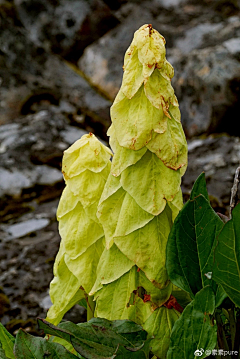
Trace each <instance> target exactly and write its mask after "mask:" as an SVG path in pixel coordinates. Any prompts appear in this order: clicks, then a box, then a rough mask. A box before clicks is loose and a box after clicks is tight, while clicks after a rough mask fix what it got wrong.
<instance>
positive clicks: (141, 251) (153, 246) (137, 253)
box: [114, 207, 172, 288]
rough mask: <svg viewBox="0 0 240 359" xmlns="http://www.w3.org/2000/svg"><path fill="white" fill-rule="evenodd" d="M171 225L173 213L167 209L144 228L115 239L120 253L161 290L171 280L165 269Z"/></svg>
mask: <svg viewBox="0 0 240 359" xmlns="http://www.w3.org/2000/svg"><path fill="white" fill-rule="evenodd" d="M171 224H172V220H171V211H170V209H169V208H168V207H166V208H165V210H164V211H163V212H162V213H161V214H159V215H158V216H156V217H154V218H153V219H152V220H151V221H150V222H149V223H147V224H146V225H145V226H144V227H142V228H140V229H138V230H136V231H134V232H132V233H130V234H128V235H126V236H121V237H115V238H114V242H115V244H116V245H117V246H118V248H119V249H120V251H121V252H122V253H123V254H125V256H127V257H128V258H129V259H130V260H131V261H133V262H134V263H136V265H137V266H138V267H139V268H141V270H142V271H143V272H144V273H145V274H146V276H147V278H148V279H149V280H150V281H151V282H153V283H154V285H156V286H157V287H159V288H164V287H165V286H166V285H167V284H168V280H169V279H168V275H167V271H166V267H165V262H166V255H165V251H166V244H167V239H168V235H169V232H170V228H171ZM146 238H151V240H146Z"/></svg>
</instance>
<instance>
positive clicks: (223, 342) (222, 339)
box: [216, 312, 231, 359]
mask: <svg viewBox="0 0 240 359" xmlns="http://www.w3.org/2000/svg"><path fill="white" fill-rule="evenodd" d="M216 321H217V327H218V328H217V340H218V347H219V349H223V350H227V351H229V347H228V343H227V339H226V336H225V333H224V330H223V325H222V318H221V316H220V314H219V313H218V312H216ZM225 358H226V359H231V356H230V355H227V356H225Z"/></svg>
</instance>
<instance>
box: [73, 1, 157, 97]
mask: <svg viewBox="0 0 240 359" xmlns="http://www.w3.org/2000/svg"><path fill="white" fill-rule="evenodd" d="M145 23H152V24H153V27H154V26H155V23H156V22H155V21H154V19H153V18H152V15H151V13H150V12H149V11H142V9H141V7H138V6H134V7H131V12H130V14H128V17H127V18H126V19H125V20H124V21H123V22H122V23H121V24H120V25H118V26H117V27H116V28H115V29H113V30H111V31H109V32H108V33H107V34H106V35H104V36H102V37H101V39H100V40H98V41H96V42H95V43H94V44H92V45H90V46H88V47H87V48H86V49H85V51H84V53H83V56H82V57H81V58H80V60H79V62H78V66H79V68H80V70H81V71H83V72H84V74H85V75H86V77H87V78H88V79H89V80H90V81H91V83H92V84H93V85H94V86H96V87H97V88H99V89H100V90H101V92H102V93H105V94H106V96H107V97H108V98H110V99H112V100H113V99H114V97H115V96H116V94H117V92H118V90H119V87H120V85H121V79H122V72H123V71H122V66H123V58H124V54H125V52H126V50H127V48H128V46H129V45H130V43H131V41H132V37H133V33H134V32H135V31H136V30H137V29H138V28H139V27H140V26H142V25H143V24H145ZM116 49H117V51H116Z"/></svg>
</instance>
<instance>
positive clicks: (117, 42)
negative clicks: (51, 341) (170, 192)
mask: <svg viewBox="0 0 240 359" xmlns="http://www.w3.org/2000/svg"><path fill="white" fill-rule="evenodd" d="M239 15H240V1H239V0H232V1H224V0H199V1H196V0H193V1H191V0H146V1H141V0H139V1H137V0H135V1H134V0H132V1H131V0H129V1H127V0H9V1H7V0H0V218H1V223H0V320H1V322H2V324H4V325H6V326H7V328H8V329H9V330H10V331H11V332H12V333H14V332H16V330H17V329H18V328H19V327H20V326H21V327H24V328H26V329H27V330H29V331H30V332H34V331H35V330H36V327H35V323H36V317H37V316H40V317H43V318H44V317H45V315H46V310H47V309H48V308H49V306H50V298H49V295H48V287H49V282H50V281H51V279H52V276H53V275H52V266H53V263H54V258H55V255H56V253H57V250H58V245H59V241H60V238H59V235H58V231H57V223H56V219H55V217H56V208H57V205H58V201H59V197H60V195H61V192H62V189H63V187H64V183H63V179H62V174H61V159H62V154H63V151H64V150H65V149H66V148H67V147H69V146H70V145H71V144H72V143H73V142H74V141H76V140H77V139H78V138H80V137H81V136H82V135H83V134H85V133H86V132H89V131H91V132H93V133H94V134H95V135H97V136H98V137H99V138H101V139H102V140H103V141H105V142H106V143H108V138H107V136H106V131H107V128H108V127H109V124H110V116H109V108H110V106H111V104H112V101H113V99H114V97H115V95H116V94H117V92H118V89H119V87H120V84H121V78H122V66H123V56H124V53H125V51H126V49H127V48H128V46H129V44H130V42H131V40H132V37H133V33H134V31H135V30H137V29H138V28H139V27H140V26H142V25H143V24H145V23H151V24H152V25H153V27H154V28H155V29H157V30H158V31H159V32H160V33H161V34H162V35H163V36H164V37H165V38H166V42H167V43H166V47H167V58H168V60H169V61H170V62H171V64H172V65H173V66H174V69H175V76H174V78H173V81H172V83H173V87H174V88H175V91H176V95H177V97H178V100H179V103H180V109H181V113H182V123H183V127H184V130H185V133H186V136H187V139H188V143H189V167H188V170H187V172H186V174H185V176H184V179H183V184H182V190H183V193H184V198H185V199H187V198H188V196H189V191H190V189H191V187H192V184H193V182H194V180H195V179H196V178H197V176H198V175H199V174H200V173H201V172H202V171H205V173H206V179H207V184H208V190H209V193H210V196H211V202H212V204H213V206H214V208H215V209H216V210H217V211H219V212H221V213H224V214H227V213H228V206H229V199H230V191H231V187H232V182H233V177H234V172H235V170H236V168H237V166H238V165H239V160H240V142H239V136H240V126H239V121H240V118H239V113H240V16H239ZM65 318H66V319H70V320H73V321H75V322H80V321H82V320H84V319H85V313H84V310H83V308H82V307H80V306H75V307H74V308H73V310H71V311H70V312H69V313H68V314H67V316H66V317H65Z"/></svg>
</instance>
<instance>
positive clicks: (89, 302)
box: [87, 295, 96, 321]
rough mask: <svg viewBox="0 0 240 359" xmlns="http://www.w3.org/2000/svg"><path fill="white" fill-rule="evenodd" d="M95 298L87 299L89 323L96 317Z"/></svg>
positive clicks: (89, 297)
mask: <svg viewBox="0 0 240 359" xmlns="http://www.w3.org/2000/svg"><path fill="white" fill-rule="evenodd" d="M93 298H94V296H93V295H92V296H89V295H88V297H87V321H89V320H90V319H92V318H93V317H94V310H95V305H96V303H95V302H94V301H93Z"/></svg>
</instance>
